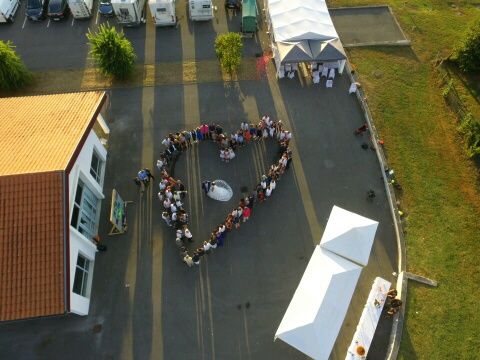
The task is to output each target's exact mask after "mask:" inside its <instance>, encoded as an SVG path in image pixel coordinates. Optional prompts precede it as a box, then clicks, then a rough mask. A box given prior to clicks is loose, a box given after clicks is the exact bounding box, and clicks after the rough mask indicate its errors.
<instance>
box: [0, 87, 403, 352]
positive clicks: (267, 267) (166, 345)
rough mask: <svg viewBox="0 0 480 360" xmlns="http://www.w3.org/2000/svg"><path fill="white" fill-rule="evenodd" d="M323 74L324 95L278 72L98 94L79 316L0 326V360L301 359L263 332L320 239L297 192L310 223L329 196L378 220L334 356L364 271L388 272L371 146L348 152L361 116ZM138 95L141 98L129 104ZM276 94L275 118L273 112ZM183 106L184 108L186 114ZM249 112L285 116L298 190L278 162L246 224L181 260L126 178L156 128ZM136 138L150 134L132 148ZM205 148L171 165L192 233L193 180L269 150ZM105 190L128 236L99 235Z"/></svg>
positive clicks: (365, 283) (366, 276) (391, 243)
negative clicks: (197, 261)
mask: <svg viewBox="0 0 480 360" xmlns="http://www.w3.org/2000/svg"><path fill="white" fill-rule="evenodd" d="M337 80H338V81H337V82H336V88H334V89H329V90H328V91H327V89H325V88H324V87H316V88H308V87H302V86H301V85H300V84H299V83H298V82H296V81H286V82H282V83H281V84H280V86H279V87H278V89H279V90H280V92H281V95H282V97H281V99H280V100H279V98H278V97H277V98H275V96H274V95H273V94H274V90H275V89H273V90H272V88H271V86H272V85H271V83H269V81H267V80H263V81H250V82H247V81H246V82H241V83H238V85H237V86H234V87H233V88H232V87H225V86H224V84H222V83H215V84H199V85H189V86H182V85H177V86H159V87H155V88H150V89H147V90H145V89H141V88H137V89H123V90H114V91H112V94H111V95H112V120H113V122H111V124H110V126H111V131H112V132H111V143H110V149H109V160H108V164H107V179H106V189H105V193H106V194H107V201H106V202H104V203H103V206H102V219H103V220H102V223H101V235H102V237H103V238H105V239H106V244H107V245H108V251H107V252H106V253H100V254H99V255H98V257H97V260H96V264H95V275H94V284H93V290H92V302H91V309H90V310H91V311H90V315H89V316H88V317H84V318H79V317H75V316H69V317H65V318H64V317H59V318H52V319H38V320H32V321H26V322H17V323H11V324H1V325H0V347H1V348H2V354H3V355H2V357H4V358H6V359H31V358H39V359H47V358H48V359H59V358H63V356H64V355H63V354H65V353H67V352H68V353H69V354H70V358H72V359H85V358H106V359H122V358H124V359H131V358H135V359H149V358H151V359H157V358H159V357H161V356H159V354H160V355H163V358H165V359H200V358H204V359H213V358H217V359H242V358H252V359H265V358H275V359H296V358H298V359H301V358H303V356H302V355H301V354H300V353H298V352H296V351H295V350H293V349H292V348H290V347H289V346H287V345H286V344H284V343H282V342H281V341H277V342H275V343H274V342H273V335H274V333H275V330H276V328H277V326H278V324H279V322H280V320H281V318H282V316H283V313H284V311H285V310H286V307H287V305H288V303H289V301H290V299H291V296H292V295H293V292H294V290H295V288H296V286H297V284H298V282H299V280H300V278H301V276H302V273H303V271H304V269H305V266H306V264H307V262H308V259H309V257H310V255H311V253H312V251H313V247H314V243H318V241H319V240H320V236H321V234H318V237H316V238H312V234H311V232H310V231H309V224H308V222H307V220H306V219H307V214H306V213H305V207H304V204H303V203H302V192H305V191H309V193H310V195H311V197H312V200H313V203H314V212H315V216H316V219H317V220H318V223H319V224H320V226H321V228H322V229H323V227H324V226H325V224H326V221H327V217H328V214H329V212H330V210H331V207H332V206H333V205H334V204H336V205H339V206H341V207H344V208H346V209H349V210H352V211H355V212H358V213H360V214H362V215H365V216H367V217H371V218H373V219H376V220H379V221H380V226H379V228H378V232H377V236H376V240H375V244H374V247H373V250H372V255H371V258H370V263H369V265H368V266H367V267H366V268H365V270H364V271H363V273H362V276H361V278H360V282H359V285H358V287H357V291H356V294H355V295H354V298H353V300H352V305H351V308H350V311H349V314H348V316H347V319H346V320H345V323H344V327H343V329H342V331H341V333H340V335H339V337H338V340H337V344H336V346H335V349H334V352H333V354H332V358H334V359H340V358H342V357H344V356H345V349H346V346H347V344H348V343H349V342H350V340H351V337H352V335H353V331H354V328H355V325H356V323H357V321H358V319H359V316H360V313H361V310H362V308H363V304H364V302H365V300H366V297H367V294H368V292H369V290H370V287H371V283H372V281H373V279H374V278H375V277H376V276H382V277H385V278H387V279H389V280H393V278H392V275H391V273H392V271H394V269H395V268H396V247H395V240H394V236H393V227H392V224H391V219H390V213H389V210H388V206H387V204H386V198H385V195H384V192H383V185H382V182H381V180H380V175H381V174H380V169H379V167H378V164H377V162H376V157H375V154H374V153H373V152H372V151H370V150H367V151H365V150H362V149H361V147H360V144H361V142H362V141H363V140H362V139H360V138H356V137H354V135H353V134H352V129H353V128H354V127H356V126H357V125H359V124H361V123H362V118H361V113H360V111H359V109H358V106H357V104H356V101H355V100H354V98H353V97H349V96H348V95H347V89H348V81H347V80H346V78H339V79H337ZM190 86H195V87H197V91H198V98H197V99H196V100H192V99H190V100H188V101H186V99H185V94H186V93H188V92H189V91H190V90H188V89H187V88H188V87H190ZM150 96H151V97H150ZM145 97H147V100H148V105H147V107H146V108H142V105H141V104H142V103H143V101H144V100H145ZM334 100H335V101H334ZM279 101H281V102H282V103H283V106H284V109H286V114H279V112H282V111H283V110H279V109H280V107H279ZM192 102H194V103H196V104H193V105H196V106H197V109H198V111H197V112H196V114H194V115H192V113H191V111H192V110H191V109H192ZM263 113H270V114H271V115H272V116H273V117H275V118H276V117H277V116H282V118H283V120H284V121H287V119H288V122H289V123H290V124H291V127H292V130H293V131H294V134H295V139H296V143H297V148H298V149H297V153H296V154H295V156H296V157H298V159H299V160H300V161H301V163H302V166H303V169H304V174H303V176H305V178H306V180H307V183H308V188H307V189H306V188H301V187H300V186H299V181H298V179H299V177H300V176H302V174H300V173H299V172H298V168H296V167H294V168H293V169H291V171H290V172H289V173H288V174H286V175H285V176H284V177H283V178H282V180H281V182H280V183H279V185H278V189H277V190H276V193H275V194H274V196H273V197H272V198H271V199H269V201H268V202H267V203H265V204H263V205H262V206H258V207H256V208H254V215H253V217H252V219H251V221H250V222H249V223H248V224H246V225H245V226H242V227H241V228H240V230H239V231H237V232H235V233H232V234H230V236H229V238H228V239H227V246H226V247H224V248H223V249H218V250H217V251H216V252H215V253H214V254H212V255H209V256H208V258H207V259H206V261H203V262H202V264H201V266H200V267H196V268H192V269H189V268H187V267H186V266H185V265H184V264H183V263H181V261H180V259H179V258H178V254H177V251H176V248H175V245H174V241H173V240H174V239H173V234H172V233H171V232H170V231H171V230H170V229H169V228H166V227H165V226H164V225H163V224H162V220H161V218H160V212H161V206H160V204H159V203H158V201H156V196H155V193H156V191H155V190H156V189H155V188H150V189H149V192H148V196H145V197H143V198H140V196H139V194H138V191H137V189H136V188H135V186H134V184H133V182H132V180H131V179H132V177H133V176H134V174H135V172H136V170H137V169H139V168H141V167H142V166H145V165H147V164H145V163H144V159H145V158H146V157H149V158H152V159H154V158H155V156H156V154H159V153H160V151H161V144H160V140H161V139H162V138H163V136H165V135H166V134H167V133H168V132H170V131H172V130H175V129H182V128H190V127H192V126H193V125H195V124H196V123H199V122H200V119H211V120H212V121H217V122H219V123H222V124H223V125H224V128H225V129H232V130H233V129H236V128H237V127H238V124H239V123H240V122H241V121H242V120H244V119H256V118H258V115H259V114H263ZM287 117H288V118H287ZM186 119H189V120H188V121H187V120H186ZM150 120H152V122H151V123H150ZM145 139H153V141H151V142H150V141H149V142H148V144H145V143H144V141H145ZM208 146H209V145H207V147H205V149H203V150H201V151H200V150H198V151H197V152H196V154H197V155H195V151H192V152H189V153H188V155H185V156H184V157H183V158H181V159H180V160H179V163H178V165H177V167H176V176H178V177H180V178H183V179H184V180H185V182H186V185H187V187H188V188H189V189H190V191H191V193H190V196H191V199H190V200H189V202H188V203H189V206H191V210H192V228H193V230H194V232H195V231H199V232H200V233H202V232H203V233H206V232H208V230H209V229H211V228H212V227H213V226H214V225H215V223H216V222H218V219H222V218H223V216H224V215H225V209H224V208H223V207H218V208H217V207H215V206H212V205H214V204H212V203H211V202H208V201H206V199H205V198H203V195H202V193H201V191H200V189H199V183H198V182H199V180H200V179H204V178H210V177H215V178H226V179H228V180H229V181H231V182H232V185H233V187H234V188H238V187H239V186H244V185H247V186H249V184H251V182H252V179H253V178H254V177H255V175H256V174H258V170H257V169H256V167H255V166H254V165H255V164H256V163H257V164H258V163H260V164H261V163H263V164H268V163H269V162H270V159H271V156H272V155H271V154H272V153H271V152H272V151H274V149H273V150H272V148H270V147H266V148H265V149H263V150H262V147H260V146H258V145H257V146H255V147H253V148H252V149H251V150H249V149H245V152H243V150H242V152H241V153H239V155H238V159H237V160H239V161H238V162H237V163H235V162H234V163H232V164H228V165H227V166H224V165H226V164H222V163H221V162H220V161H219V158H218V157H217V154H216V151H215V150H214V149H211V148H210V149H209V148H208ZM145 148H146V149H147V150H145ZM146 151H147V153H146ZM209 154H210V155H212V156H208V155H209ZM199 155H200V156H199ZM255 159H257V160H255ZM258 159H263V160H262V161H259V160H258ZM151 165H152V164H151ZM243 166H244V167H245V168H246V169H248V170H244V169H243ZM257 167H258V166H257ZM215 169H218V170H215ZM217 171H218V172H217ZM237 174H238V175H239V176H235V175H237ZM240 174H246V175H247V176H246V177H245V176H240ZM112 188H116V189H117V190H118V191H119V192H120V194H122V196H123V198H124V199H127V200H133V201H135V204H133V205H132V206H131V207H130V208H129V223H130V230H129V233H128V234H127V235H122V236H118V237H111V238H109V237H107V236H106V232H107V231H108V225H107V222H106V219H107V216H108V215H107V214H108V194H110V192H111V189H112ZM368 188H373V189H375V191H376V192H377V194H378V195H377V197H376V199H375V201H374V202H373V203H370V202H368V201H367V200H366V196H365V192H366V190H367V189H368ZM234 198H237V199H238V193H236V196H235V197H234ZM201 204H204V205H201ZM232 206H233V203H232ZM200 209H203V213H202V210H200ZM197 210H198V211H197ZM205 213H208V214H209V215H208V216H205V219H206V220H205V219H203V215H204V214H205ZM202 236H203V234H202ZM247 304H248V306H247ZM389 326H390V323H389V322H387V321H384V322H383V323H381V326H380V328H379V331H380V332H383V333H382V334H381V336H379V337H378V341H379V342H380V343H379V344H378V345H377V347H375V346H374V348H373V349H372V353H371V356H374V355H375V354H380V356H381V354H384V353H385V345H386V340H387V339H388V334H389V330H390V329H389ZM375 352H376V353H375ZM372 358H377V357H372Z"/></svg>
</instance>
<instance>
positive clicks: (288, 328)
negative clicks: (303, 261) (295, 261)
mask: <svg viewBox="0 0 480 360" xmlns="http://www.w3.org/2000/svg"><path fill="white" fill-rule="evenodd" d="M361 271H362V267H361V266H359V265H357V264H354V263H352V262H350V261H348V260H346V259H343V258H342V257H340V256H338V255H335V254H333V253H332V252H330V251H328V250H325V249H322V248H321V247H320V246H317V247H316V248H315V251H314V252H313V255H312V257H311V259H310V262H309V263H308V266H307V269H306V270H305V273H304V274H303V277H302V280H301V281H300V284H299V285H298V287H297V290H296V291H295V294H294V295H293V298H292V301H291V302H290V305H289V306H288V309H287V312H286V313H285V316H284V317H283V319H282V322H281V323H280V326H279V327H278V330H277V332H276V333H275V339H277V338H280V339H282V340H283V341H285V342H286V343H288V344H290V345H291V346H293V347H295V348H297V349H298V350H300V351H301V352H303V353H305V354H307V355H308V356H310V357H312V358H314V359H325V360H327V359H328V358H329V356H330V353H331V351H332V348H333V345H334V344H335V340H336V338H337V335H338V332H339V331H340V328H341V326H342V323H343V320H344V318H345V315H346V313H347V310H348V306H349V304H350V300H351V298H352V295H353V292H354V290H355V287H356V285H357V281H358V278H359V276H360V273H361Z"/></svg>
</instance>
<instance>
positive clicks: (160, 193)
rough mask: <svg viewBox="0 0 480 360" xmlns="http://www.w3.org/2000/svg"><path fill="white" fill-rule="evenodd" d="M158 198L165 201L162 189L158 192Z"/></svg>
mask: <svg viewBox="0 0 480 360" xmlns="http://www.w3.org/2000/svg"><path fill="white" fill-rule="evenodd" d="M158 200H160V201H163V194H162V192H161V191H160V192H159V193H158Z"/></svg>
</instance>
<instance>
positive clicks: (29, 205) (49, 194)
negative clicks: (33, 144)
mask: <svg viewBox="0 0 480 360" xmlns="http://www.w3.org/2000/svg"><path fill="white" fill-rule="evenodd" d="M62 179H63V172H62V171H55V172H48V173H37V174H25V175H16V176H1V177H0V321H5V320H16V319H22V318H29V317H37V316H47V315H55V314H63V313H65V311H66V306H65V293H64V290H65V288H64V284H65V271H64V240H65V239H64V236H65V235H64V217H63V198H64V189H63V182H62Z"/></svg>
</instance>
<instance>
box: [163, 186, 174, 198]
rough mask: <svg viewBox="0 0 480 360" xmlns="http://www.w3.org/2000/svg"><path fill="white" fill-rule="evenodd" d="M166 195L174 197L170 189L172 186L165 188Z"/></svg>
mask: <svg viewBox="0 0 480 360" xmlns="http://www.w3.org/2000/svg"><path fill="white" fill-rule="evenodd" d="M165 196H166V197H167V198H168V199H171V198H173V193H172V190H171V189H170V186H169V187H167V190H165Z"/></svg>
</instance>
